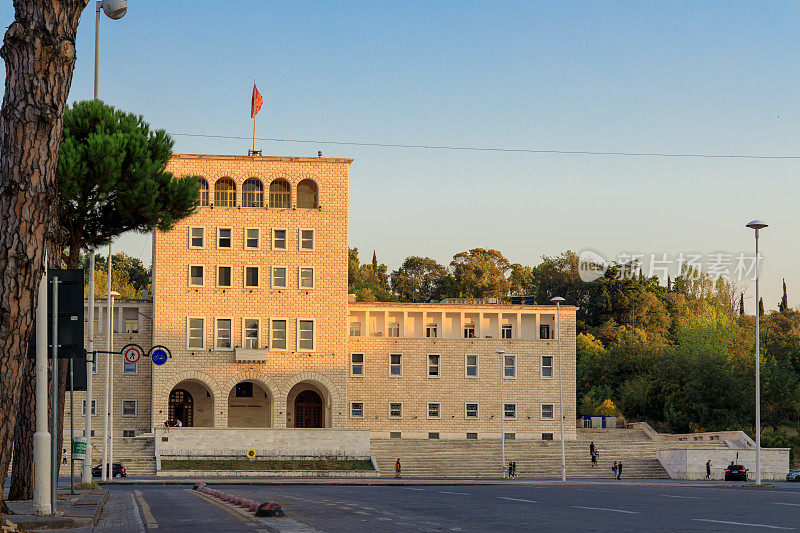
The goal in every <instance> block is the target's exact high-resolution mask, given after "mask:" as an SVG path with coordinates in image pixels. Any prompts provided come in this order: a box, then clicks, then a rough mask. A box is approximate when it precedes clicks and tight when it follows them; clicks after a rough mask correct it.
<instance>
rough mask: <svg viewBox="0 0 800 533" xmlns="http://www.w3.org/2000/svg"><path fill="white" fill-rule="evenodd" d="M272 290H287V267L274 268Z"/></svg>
mask: <svg viewBox="0 0 800 533" xmlns="http://www.w3.org/2000/svg"><path fill="white" fill-rule="evenodd" d="M272 288H273V289H285V288H286V267H272Z"/></svg>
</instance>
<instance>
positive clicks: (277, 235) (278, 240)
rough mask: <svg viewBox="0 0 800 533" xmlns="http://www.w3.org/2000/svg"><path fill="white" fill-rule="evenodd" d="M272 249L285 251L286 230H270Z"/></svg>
mask: <svg viewBox="0 0 800 533" xmlns="http://www.w3.org/2000/svg"><path fill="white" fill-rule="evenodd" d="M272 249H273V250H285V249H286V230H285V229H274V230H272Z"/></svg>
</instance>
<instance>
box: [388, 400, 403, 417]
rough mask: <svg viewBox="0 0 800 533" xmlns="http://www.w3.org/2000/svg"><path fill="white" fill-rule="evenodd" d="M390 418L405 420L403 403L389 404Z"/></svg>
mask: <svg viewBox="0 0 800 533" xmlns="http://www.w3.org/2000/svg"><path fill="white" fill-rule="evenodd" d="M389 418H403V402H390V403H389Z"/></svg>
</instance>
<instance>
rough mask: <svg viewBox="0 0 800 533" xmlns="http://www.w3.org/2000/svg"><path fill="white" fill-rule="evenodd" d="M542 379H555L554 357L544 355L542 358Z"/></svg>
mask: <svg viewBox="0 0 800 533" xmlns="http://www.w3.org/2000/svg"><path fill="white" fill-rule="evenodd" d="M542 377H543V378H552V377H553V356H552V355H543V356H542Z"/></svg>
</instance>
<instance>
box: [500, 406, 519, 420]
mask: <svg viewBox="0 0 800 533" xmlns="http://www.w3.org/2000/svg"><path fill="white" fill-rule="evenodd" d="M503 418H505V419H506V420H516V418H517V404H515V403H506V404H503Z"/></svg>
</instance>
